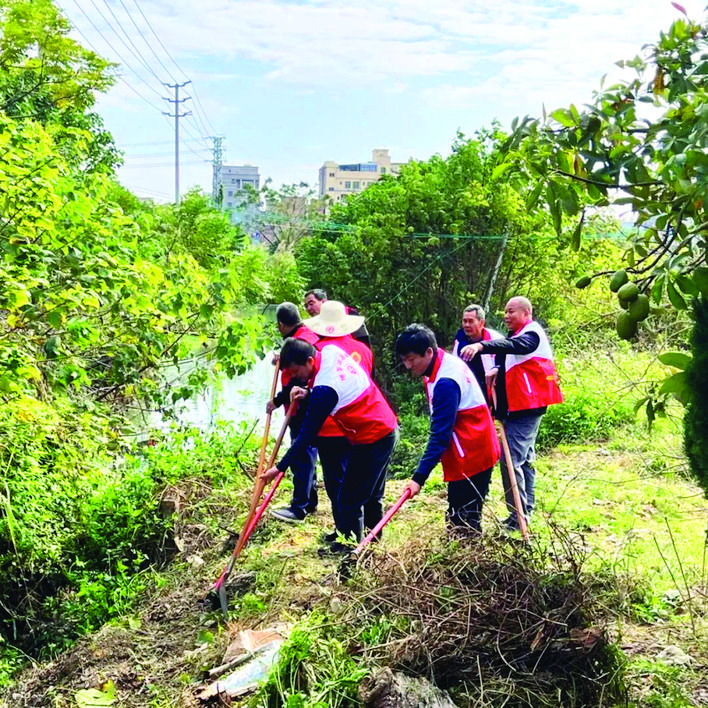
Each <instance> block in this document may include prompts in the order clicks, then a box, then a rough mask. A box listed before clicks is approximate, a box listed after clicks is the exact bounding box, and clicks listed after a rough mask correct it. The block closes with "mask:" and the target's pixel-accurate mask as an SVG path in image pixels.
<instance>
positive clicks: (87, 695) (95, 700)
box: [74, 688, 115, 708]
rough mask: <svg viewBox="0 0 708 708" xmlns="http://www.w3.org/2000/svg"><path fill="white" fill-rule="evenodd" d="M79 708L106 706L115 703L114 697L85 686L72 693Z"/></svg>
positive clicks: (104, 707) (102, 707)
mask: <svg viewBox="0 0 708 708" xmlns="http://www.w3.org/2000/svg"><path fill="white" fill-rule="evenodd" d="M74 698H75V699H76V703H77V704H78V706H79V708H106V706H108V707H109V708H110V706H114V705H115V699H114V698H113V697H112V696H110V695H108V694H107V693H104V692H103V691H99V690H98V689H97V688H85V689H83V690H81V691H77V692H76V693H75V694H74Z"/></svg>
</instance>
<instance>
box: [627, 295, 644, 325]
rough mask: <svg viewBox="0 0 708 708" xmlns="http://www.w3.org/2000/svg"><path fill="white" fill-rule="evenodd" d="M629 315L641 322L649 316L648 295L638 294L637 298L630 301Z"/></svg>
mask: <svg viewBox="0 0 708 708" xmlns="http://www.w3.org/2000/svg"><path fill="white" fill-rule="evenodd" d="M628 313H629V316H630V317H631V318H632V319H633V320H634V321H635V322H641V321H642V320H645V319H646V318H647V317H649V298H648V297H647V296H646V295H643V294H640V295H637V299H636V300H633V301H632V302H630V303H629V310H628Z"/></svg>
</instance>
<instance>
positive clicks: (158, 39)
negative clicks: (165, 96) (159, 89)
mask: <svg viewBox="0 0 708 708" xmlns="http://www.w3.org/2000/svg"><path fill="white" fill-rule="evenodd" d="M133 2H134V3H135V7H137V8H138V12H139V13H140V14H141V15H142V16H143V19H144V20H145V24H147V26H148V27H149V28H150V31H151V32H152V34H153V36H154V37H155V39H156V40H157V41H158V43H159V44H160V46H161V47H162V49H163V50H164V52H165V54H167V56H168V57H169V59H170V61H171V62H172V63H173V64H174V65H175V66H176V67H177V71H179V73H180V74H182V76H184V77H185V78H187V74H186V73H185V72H184V71H182V69H181V67H180V65H179V64H178V63H177V62H176V61H175V60H174V59H173V58H172V55H171V54H170V53H169V51H167V47H166V46H165V45H164V44H163V43H162V40H161V39H160V38H159V37H158V36H157V32H155V30H154V29H153V28H152V25H151V24H150V20H148V18H147V17H145V13H144V12H143V11H142V9H141V8H140V5H139V4H138V0H133ZM122 4H123V2H122V0H121V5H122ZM123 7H125V5H123ZM143 39H144V38H143ZM146 44H147V41H146ZM148 46H149V44H148ZM153 53H154V52H153ZM155 56H156V57H157V55H155ZM157 60H158V61H160V59H159V58H158V59H157ZM160 64H161V65H162V67H163V68H164V69H165V71H167V73H168V74H169V73H170V72H169V70H168V69H167V68H166V67H165V66H164V64H162V62H161V61H160ZM170 75H171V74H170ZM173 78H174V77H173ZM175 83H177V82H176V81H175Z"/></svg>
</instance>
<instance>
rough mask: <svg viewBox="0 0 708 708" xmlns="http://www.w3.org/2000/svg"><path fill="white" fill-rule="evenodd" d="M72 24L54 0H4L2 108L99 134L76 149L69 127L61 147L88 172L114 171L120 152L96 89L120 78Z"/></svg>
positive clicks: (0, 9)
mask: <svg viewBox="0 0 708 708" xmlns="http://www.w3.org/2000/svg"><path fill="white" fill-rule="evenodd" d="M70 30H71V25H70V24H69V22H68V20H67V19H66V18H65V17H64V16H63V14H62V13H61V11H60V10H59V9H58V8H57V7H56V6H55V5H54V4H53V3H52V2H51V0H0V110H1V111H3V112H5V113H6V114H7V115H8V116H10V117H12V118H14V119H15V120H18V121H22V120H24V119H32V120H35V121H38V122H40V123H42V124H43V125H46V126H48V125H52V124H58V125H61V126H63V127H64V128H74V129H76V130H77V131H78V132H79V134H81V133H83V132H85V131H87V132H90V133H92V135H93V136H94V139H93V141H91V143H90V144H89V146H88V148H89V149H88V151H86V150H83V149H80V150H78V151H77V150H74V132H73V131H71V130H65V131H63V132H62V134H61V139H60V140H58V141H57V147H58V149H60V150H61V151H62V153H63V155H64V157H65V158H66V159H67V160H69V161H71V160H72V159H75V158H76V156H77V155H80V157H81V162H76V163H75V164H76V165H77V166H80V167H81V168H82V169H83V170H85V171H91V170H94V169H99V168H100V169H102V170H104V171H106V172H112V170H113V168H114V167H115V166H116V165H117V164H119V162H120V155H119V153H118V151H117V150H116V148H115V145H114V143H113V139H112V137H111V136H110V134H109V133H108V132H107V131H106V130H105V129H104V128H103V121H102V119H101V118H100V117H99V116H98V115H97V114H96V113H95V112H93V110H92V109H93V106H94V105H95V101H96V93H97V92H101V91H105V90H106V89H107V88H109V87H110V86H111V85H112V84H113V83H114V81H115V77H114V75H113V68H114V65H113V64H111V63H110V62H108V61H106V60H105V59H103V58H102V57H99V56H98V55H97V54H95V53H94V52H92V51H90V50H88V49H85V48H84V47H82V46H81V45H80V44H79V43H78V42H76V41H74V40H73V39H71V37H69V32H70Z"/></svg>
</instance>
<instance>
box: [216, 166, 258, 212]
mask: <svg viewBox="0 0 708 708" xmlns="http://www.w3.org/2000/svg"><path fill="white" fill-rule="evenodd" d="M217 181H218V190H219V193H220V194H221V208H222V209H223V210H224V211H228V212H229V213H230V215H231V222H232V223H234V224H239V223H242V222H244V221H248V220H249V218H250V217H251V216H252V215H253V214H254V213H255V211H256V210H257V209H258V207H257V205H246V204H245V202H246V201H247V199H246V197H247V193H246V187H251V188H253V189H254V190H256V191H258V190H259V189H260V188H261V177H260V175H259V174H258V167H256V166H255V165H221V168H220V169H219V174H218V177H217Z"/></svg>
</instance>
